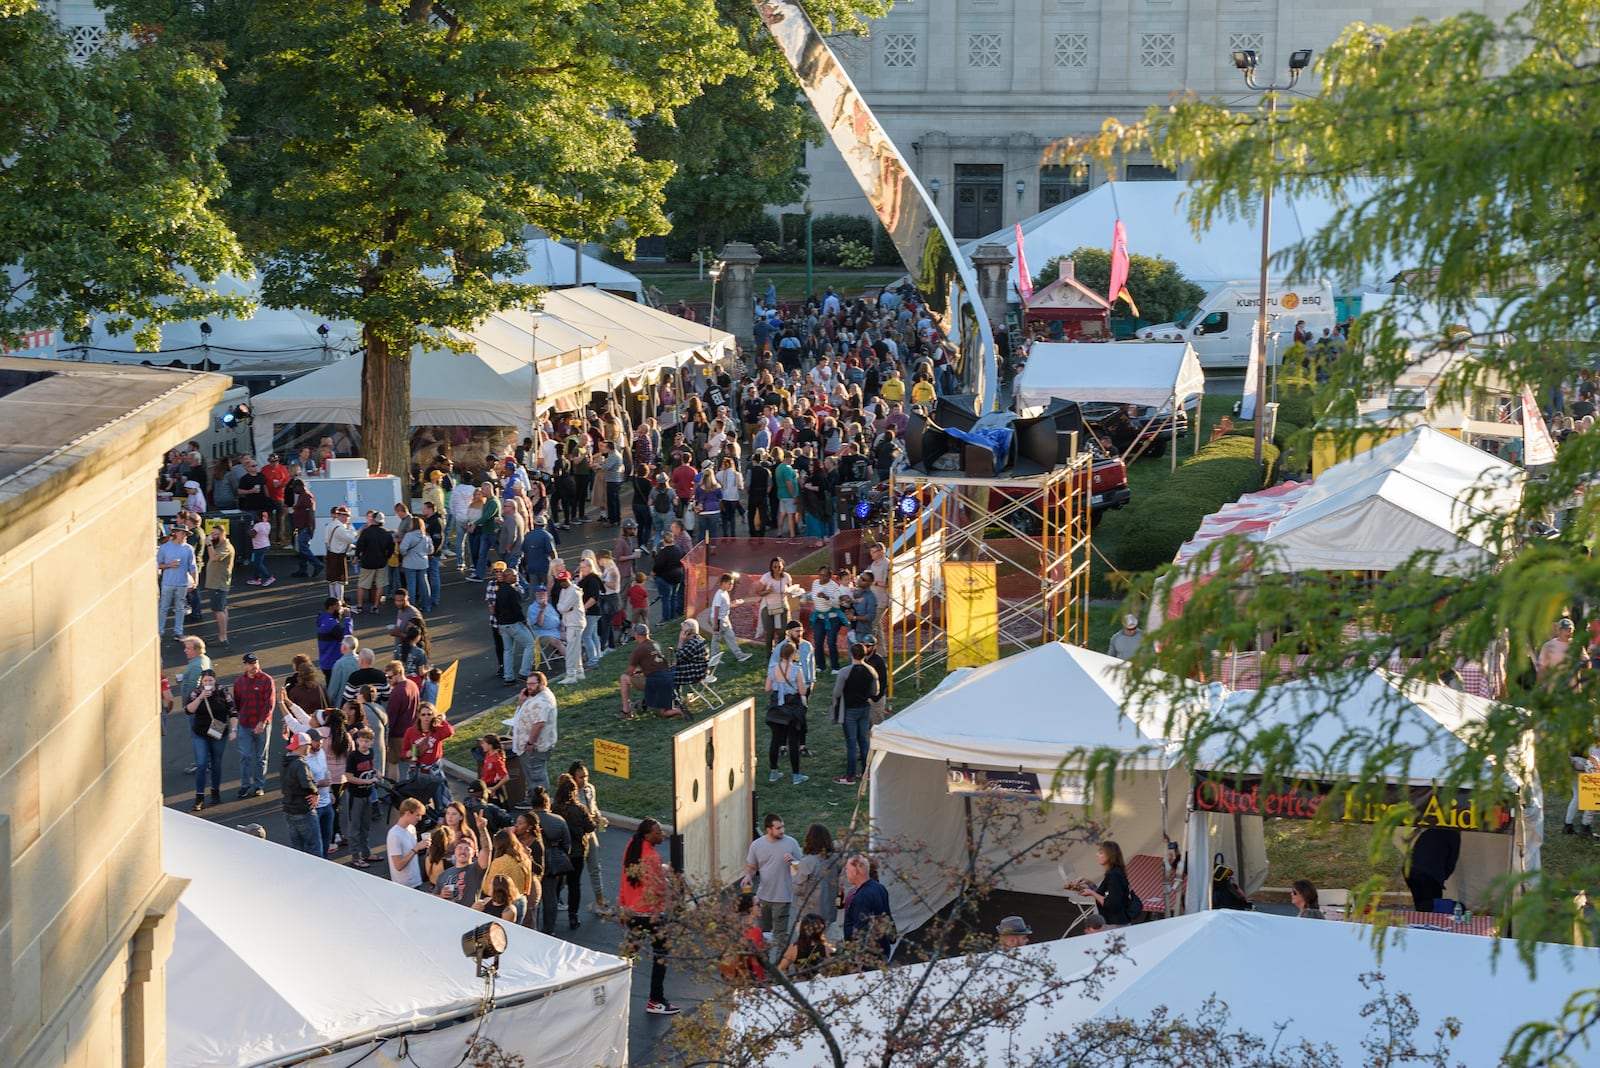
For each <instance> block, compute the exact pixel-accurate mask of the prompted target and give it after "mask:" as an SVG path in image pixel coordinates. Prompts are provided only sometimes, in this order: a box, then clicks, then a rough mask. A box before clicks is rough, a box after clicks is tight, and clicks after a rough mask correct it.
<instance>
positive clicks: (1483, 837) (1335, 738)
mask: <svg viewBox="0 0 1600 1068" xmlns="http://www.w3.org/2000/svg"><path fill="white" fill-rule="evenodd" d="M1255 702H1259V703H1255ZM1493 704H1494V702H1492V701H1489V700H1487V699H1486V698H1482V697H1477V696H1475V695H1473V694H1467V693H1461V692H1460V691H1458V690H1453V689H1451V688H1450V687H1448V686H1445V685H1442V684H1440V683H1433V682H1423V681H1420V680H1410V681H1407V680H1405V679H1403V678H1402V677H1401V676H1399V675H1396V674H1393V673H1391V672H1388V671H1381V670H1380V671H1364V672H1352V673H1350V674H1347V675H1343V676H1336V677H1332V678H1316V679H1298V680H1295V681H1292V682H1287V683H1280V684H1276V685H1273V686H1268V687H1266V688H1264V689H1262V690H1261V691H1259V693H1255V692H1248V691H1239V692H1237V693H1233V694H1229V695H1228V696H1227V697H1226V698H1224V699H1223V700H1222V701H1221V702H1220V703H1219V704H1218V705H1217V706H1216V708H1215V711H1214V712H1213V714H1212V718H1213V722H1215V723H1217V724H1227V725H1229V726H1230V728H1231V729H1232V730H1235V731H1237V732H1238V734H1239V735H1240V736H1241V737H1244V738H1250V737H1254V736H1256V735H1257V734H1259V733H1260V732H1261V731H1263V730H1266V729H1268V728H1274V727H1283V728H1287V729H1289V730H1290V732H1291V734H1292V736H1293V737H1295V738H1296V739H1297V742H1298V744H1297V746H1296V754H1297V757H1298V759H1299V761H1300V762H1301V766H1300V767H1298V768H1296V769H1294V771H1293V772H1292V773H1291V776H1292V777H1300V778H1304V779H1307V780H1315V781H1324V782H1340V781H1345V782H1354V781H1359V780H1360V779H1361V778H1362V769H1361V760H1362V756H1363V753H1362V750H1371V749H1376V748H1380V747H1381V748H1384V749H1386V750H1387V751H1392V752H1404V753H1406V754H1407V755H1408V756H1409V758H1410V767H1409V768H1407V769H1406V771H1405V774H1404V775H1403V776H1402V775H1398V774H1397V775H1396V776H1395V777H1394V778H1392V779H1390V780H1389V781H1390V783H1391V784H1392V785H1394V786H1396V787H1401V788H1404V787H1411V786H1416V787H1429V788H1431V787H1434V786H1435V785H1437V784H1439V783H1441V782H1442V781H1443V780H1444V779H1445V777H1446V776H1447V775H1448V773H1449V769H1450V766H1451V764H1452V761H1454V760H1456V759H1457V758H1459V757H1460V756H1461V755H1462V754H1463V753H1465V752H1466V749H1467V743H1466V742H1465V741H1464V739H1466V738H1469V737H1470V735H1471V732H1472V729H1473V727H1474V725H1476V724H1480V723H1482V722H1483V721H1484V719H1485V718H1486V717H1487V716H1488V713H1489V710H1490V708H1491V707H1492V706H1493ZM1252 705H1253V707H1252ZM1228 740H1229V739H1228V736H1227V734H1219V735H1216V736H1215V737H1213V738H1208V739H1206V740H1205V741H1204V742H1202V743H1201V747H1200V766H1199V768H1198V769H1197V774H1205V773H1206V771H1207V769H1214V770H1215V771H1216V773H1217V774H1218V775H1219V776H1221V777H1223V778H1226V777H1227V776H1230V775H1233V774H1236V773H1242V774H1246V775H1248V774H1250V773H1252V772H1253V771H1255V770H1258V769H1249V768H1237V767H1234V766H1233V765H1232V764H1231V763H1230V762H1227V761H1226V760H1225V757H1226V750H1227V749H1228ZM1532 752H1533V743H1532V740H1531V739H1527V740H1526V759H1524V760H1522V762H1521V763H1522V766H1521V767H1515V768H1507V769H1505V774H1506V777H1507V783H1506V793H1507V796H1508V797H1509V798H1510V799H1511V801H1512V802H1513V803H1514V804H1515V805H1516V809H1515V811H1514V812H1512V813H1510V815H1511V817H1512V823H1511V824H1510V826H1509V828H1508V831H1509V833H1493V832H1490V831H1473V830H1465V831H1464V832H1463V833H1462V836H1461V858H1460V861H1459V862H1458V864H1457V867H1456V871H1455V874H1454V875H1452V876H1451V878H1450V880H1449V881H1448V882H1447V883H1446V884H1445V895H1444V896H1445V897H1448V898H1453V899H1455V900H1458V901H1463V902H1465V903H1466V904H1467V905H1468V906H1469V907H1474V908H1476V907H1478V906H1480V905H1482V904H1484V901H1485V891H1487V889H1488V887H1489V883H1490V881H1491V880H1492V879H1494V878H1496V877H1498V876H1501V875H1504V874H1505V873H1506V872H1508V871H1519V872H1520V871H1537V870H1538V869H1539V866H1540V850H1541V847H1542V845H1543V841H1544V831H1543V826H1544V823H1543V820H1544V800H1543V794H1542V792H1541V789H1540V783H1539V777H1538V772H1537V770H1536V769H1535V768H1534V767H1533V762H1532V757H1531V754H1532ZM1453 800H1454V798H1451V797H1444V796H1441V802H1442V804H1443V805H1444V807H1445V808H1446V809H1448V808H1449V806H1450V803H1451V802H1452V801H1453ZM1495 800H1496V801H1498V800H1499V799H1498V798H1497V799H1495ZM1236 832H1237V833H1238V834H1239V835H1240V839H1241V842H1242V852H1243V856H1242V857H1240V856H1239V853H1238V852H1235V851H1234V850H1232V849H1230V848H1227V847H1223V848H1224V850H1225V852H1226V854H1227V860H1228V862H1229V863H1230V865H1232V866H1233V867H1234V869H1235V871H1236V872H1237V873H1238V876H1239V881H1240V883H1241V884H1242V885H1243V886H1244V887H1245V889H1246V890H1247V891H1251V890H1254V889H1255V888H1256V887H1259V886H1261V885H1263V884H1264V882H1265V881H1266V875H1267V872H1266V861H1265V850H1264V834H1265V827H1264V820H1263V818H1262V817H1261V816H1259V815H1239V814H1224V813H1222V812H1206V811H1201V807H1200V806H1198V805H1197V806H1195V809H1194V811H1192V812H1191V813H1190V820H1189V832H1188V845H1187V851H1188V854H1189V857H1190V858H1191V863H1190V866H1189V893H1188V909H1189V911H1190V912H1194V911H1198V910H1200V909H1204V908H1209V907H1210V900H1209V895H1210V881H1209V880H1208V879H1206V878H1204V877H1203V872H1204V871H1208V870H1209V864H1210V858H1211V856H1212V854H1213V852H1215V850H1216V849H1217V848H1219V847H1218V845H1217V840H1218V838H1219V836H1231V835H1233V834H1234V833H1236ZM1402 840H1403V839H1402ZM1194 858H1205V862H1204V864H1205V866H1204V867H1201V866H1200V865H1198V864H1197V863H1196V862H1195V861H1194ZM1292 876H1293V873H1285V874H1284V876H1283V878H1284V879H1285V880H1287V879H1290V878H1292Z"/></svg>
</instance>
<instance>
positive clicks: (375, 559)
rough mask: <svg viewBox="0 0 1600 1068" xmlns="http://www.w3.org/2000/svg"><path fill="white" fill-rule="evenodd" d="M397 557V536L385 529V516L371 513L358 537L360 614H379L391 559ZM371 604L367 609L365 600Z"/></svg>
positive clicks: (357, 595) (357, 609) (358, 608)
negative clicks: (395, 540) (395, 550)
mask: <svg viewBox="0 0 1600 1068" xmlns="http://www.w3.org/2000/svg"><path fill="white" fill-rule="evenodd" d="M392 555H394V535H393V534H391V533H389V532H388V531H387V530H385V529H384V526H383V513H382V512H368V513H367V521H366V523H365V524H364V525H363V526H362V528H361V533H360V534H357V535H356V562H357V563H358V564H359V565H360V566H361V574H360V576H359V577H358V579H357V581H356V598H357V603H356V611H357V612H373V613H376V612H377V611H378V606H379V605H380V604H382V603H383V576H384V574H385V572H387V570H388V568H389V557H391V556H392ZM363 599H364V600H366V601H367V602H368V604H367V605H366V606H365V607H363V606H362V605H361V601H362V600H363Z"/></svg>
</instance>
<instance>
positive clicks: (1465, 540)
mask: <svg viewBox="0 0 1600 1068" xmlns="http://www.w3.org/2000/svg"><path fill="white" fill-rule="evenodd" d="M1522 481H1523V472H1522V470H1521V469H1520V468H1518V467H1517V466H1516V465H1515V464H1509V463H1506V462H1505V461H1504V460H1501V459H1499V458H1498V457H1494V456H1491V455H1489V454H1488V453H1486V452H1484V451H1483V450H1482V449H1479V448H1476V447H1474V446H1472V445H1467V444H1465V443H1464V442H1461V441H1458V440H1457V439H1455V438H1453V437H1451V436H1450V435H1449V434H1445V433H1442V432H1440V431H1438V430H1434V429H1433V428H1432V427H1426V426H1424V427H1417V428H1416V429H1414V430H1410V431H1407V432H1406V433H1404V434H1402V435H1400V436H1399V437H1397V438H1394V439H1392V440H1390V441H1386V442H1384V443H1383V444H1382V445H1379V446H1377V447H1376V448H1373V449H1369V450H1368V451H1366V452H1362V453H1357V454H1356V455H1355V456H1352V457H1350V458H1349V459H1348V460H1344V461H1342V462H1340V463H1338V464H1335V465H1334V466H1333V467H1330V468H1328V469H1327V470H1326V471H1324V472H1323V473H1322V474H1321V475H1319V476H1318V477H1317V479H1316V481H1315V482H1313V483H1312V484H1311V486H1310V488H1309V489H1307V490H1306V492H1305V493H1304V494H1302V495H1301V496H1300V498H1299V500H1298V501H1297V502H1296V503H1295V505H1294V507H1293V508H1292V509H1291V510H1290V511H1289V513H1288V515H1286V516H1284V517H1283V518H1282V519H1279V520H1278V521H1277V522H1275V523H1274V524H1273V525H1272V526H1271V527H1270V528H1269V529H1268V530H1267V531H1266V532H1265V533H1264V534H1262V535H1260V536H1259V538H1258V540H1259V541H1260V542H1261V543H1262V544H1263V545H1264V546H1268V547H1270V548H1271V549H1272V550H1274V551H1273V552H1271V553H1263V554H1261V557H1260V563H1259V565H1258V566H1260V567H1261V569H1262V570H1269V569H1270V570H1278V571H1344V570H1373V571H1392V570H1394V569H1395V568H1397V567H1399V566H1400V565H1401V564H1402V563H1404V562H1405V561H1406V559H1407V558H1409V557H1410V556H1411V555H1412V554H1413V553H1416V552H1418V551H1419V550H1420V551H1430V552H1435V553H1438V554H1439V556H1438V558H1437V560H1436V562H1435V564H1434V568H1435V571H1436V573H1438V574H1452V573H1454V572H1456V571H1460V570H1464V569H1468V568H1476V567H1481V566H1483V564H1484V563H1485V562H1492V561H1490V560H1489V554H1490V553H1491V552H1492V551H1493V548H1494V546H1493V541H1494V535H1495V533H1497V532H1499V531H1500V530H1502V529H1503V527H1504V524H1507V523H1510V522H1511V521H1512V520H1513V519H1514V517H1515V516H1516V513H1517V509H1518V507H1519V505H1520V503H1521V500H1522Z"/></svg>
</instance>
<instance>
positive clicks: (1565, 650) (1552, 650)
mask: <svg viewBox="0 0 1600 1068" xmlns="http://www.w3.org/2000/svg"><path fill="white" fill-rule="evenodd" d="M163 592H165V591H163ZM1571 652H1572V620H1570V619H1567V618H1566V617H1562V618H1561V619H1558V620H1556V623H1555V627H1554V629H1553V631H1552V633H1551V636H1550V640H1549V641H1547V642H1545V643H1544V644H1543V645H1542V646H1540V647H1539V658H1538V660H1537V661H1536V662H1535V667H1536V668H1537V669H1538V673H1539V679H1540V681H1543V680H1544V679H1546V678H1549V677H1550V674H1551V672H1554V671H1557V670H1558V669H1561V668H1563V667H1564V668H1565V670H1567V671H1569V672H1570V671H1572V670H1573V669H1574V668H1576V667H1577V663H1576V662H1575V661H1573V660H1571Z"/></svg>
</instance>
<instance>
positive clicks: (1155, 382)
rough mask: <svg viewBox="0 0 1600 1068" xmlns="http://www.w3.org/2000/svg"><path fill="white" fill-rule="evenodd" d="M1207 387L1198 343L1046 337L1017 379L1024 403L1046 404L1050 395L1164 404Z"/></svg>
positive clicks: (1018, 394)
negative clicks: (1197, 348)
mask: <svg viewBox="0 0 1600 1068" xmlns="http://www.w3.org/2000/svg"><path fill="white" fill-rule="evenodd" d="M1205 390H1206V376H1205V372H1204V371H1202V370H1201V369H1200V358H1199V357H1198V356H1196V355H1195V351H1194V346H1193V345H1190V344H1188V343H1185V344H1182V345H1146V344H1142V343H1138V342H1130V343H1128V344H1125V345H1123V344H1114V343H1113V344H1106V343H1097V342H1092V341H1085V342H1066V341H1041V342H1037V343H1035V344H1034V346H1033V348H1032V349H1030V350H1029V351H1028V363H1027V365H1026V366H1025V367H1023V369H1022V374H1021V375H1020V376H1019V377H1018V379H1017V386H1016V397H1017V405H1018V406H1019V407H1029V408H1034V407H1040V408H1042V407H1044V406H1046V405H1048V404H1049V403H1050V398H1052V397H1060V398H1061V399H1062V400H1074V401H1113V402H1115V403H1118V404H1148V405H1151V406H1152V407H1156V408H1160V407H1163V406H1167V405H1170V406H1172V407H1176V406H1177V404H1178V403H1181V402H1183V401H1185V400H1187V399H1188V398H1189V397H1190V396H1193V395H1195V394H1203V393H1205Z"/></svg>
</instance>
